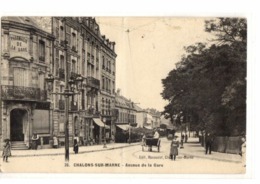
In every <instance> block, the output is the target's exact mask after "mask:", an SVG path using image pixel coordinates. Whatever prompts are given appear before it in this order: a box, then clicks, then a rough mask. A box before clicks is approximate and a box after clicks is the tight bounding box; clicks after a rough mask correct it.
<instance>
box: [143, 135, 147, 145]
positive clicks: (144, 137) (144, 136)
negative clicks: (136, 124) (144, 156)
mask: <svg viewBox="0 0 260 184" xmlns="http://www.w3.org/2000/svg"><path fill="white" fill-rule="evenodd" d="M145 140H146V135H145V134H143V137H142V145H143V146H146V143H145Z"/></svg>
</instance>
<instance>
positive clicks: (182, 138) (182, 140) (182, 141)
mask: <svg viewBox="0 0 260 184" xmlns="http://www.w3.org/2000/svg"><path fill="white" fill-rule="evenodd" d="M183 143H184V135H183V134H182V135H181V146H180V148H184V147H183Z"/></svg>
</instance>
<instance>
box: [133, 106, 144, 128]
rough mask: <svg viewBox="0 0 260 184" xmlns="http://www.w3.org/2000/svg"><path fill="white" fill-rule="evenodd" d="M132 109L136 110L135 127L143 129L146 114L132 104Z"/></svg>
mask: <svg viewBox="0 0 260 184" xmlns="http://www.w3.org/2000/svg"><path fill="white" fill-rule="evenodd" d="M134 107H135V110H136V123H137V127H140V128H143V127H144V125H145V123H146V121H147V112H146V111H145V110H144V109H142V108H140V107H139V106H137V105H135V104H134Z"/></svg>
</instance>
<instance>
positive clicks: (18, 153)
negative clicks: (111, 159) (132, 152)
mask: <svg viewBox="0 0 260 184" xmlns="http://www.w3.org/2000/svg"><path fill="white" fill-rule="evenodd" d="M139 144H140V142H139V143H131V144H129V143H109V144H107V145H106V148H104V145H103V144H102V145H92V146H80V147H79V153H78V154H82V153H91V152H99V151H106V150H113V149H120V148H125V147H130V146H135V145H139ZM69 152H70V154H72V153H73V154H74V152H73V147H70V148H69ZM64 153H65V148H64V147H61V148H57V149H54V148H51V149H38V150H12V157H32V156H52V155H64Z"/></svg>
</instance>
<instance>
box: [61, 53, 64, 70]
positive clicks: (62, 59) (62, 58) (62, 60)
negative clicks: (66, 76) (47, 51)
mask: <svg viewBox="0 0 260 184" xmlns="http://www.w3.org/2000/svg"><path fill="white" fill-rule="evenodd" d="M60 68H61V69H65V63H64V56H63V55H61V56H60Z"/></svg>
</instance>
